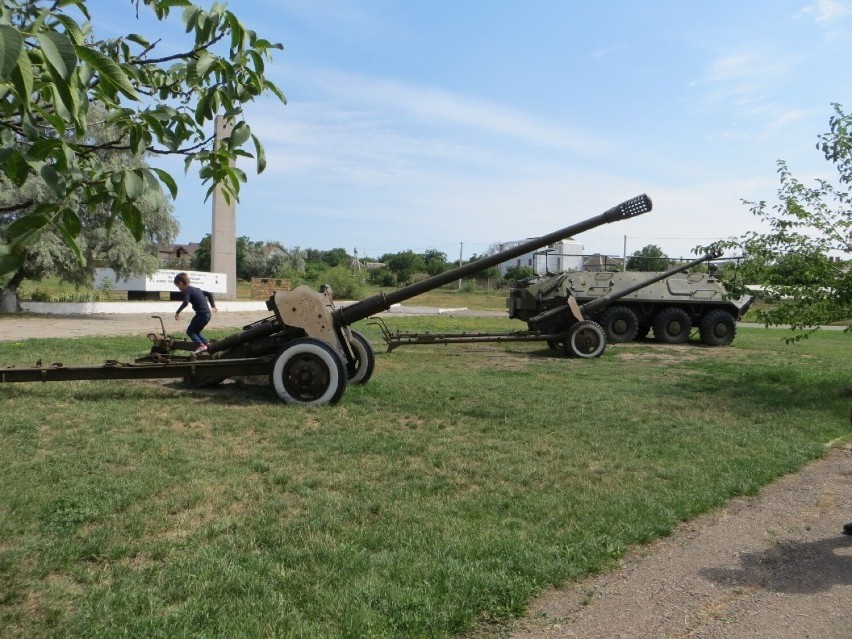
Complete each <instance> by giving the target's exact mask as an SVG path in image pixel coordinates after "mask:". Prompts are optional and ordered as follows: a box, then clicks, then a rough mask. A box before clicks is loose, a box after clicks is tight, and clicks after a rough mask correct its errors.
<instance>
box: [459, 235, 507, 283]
mask: <svg viewBox="0 0 852 639" xmlns="http://www.w3.org/2000/svg"><path fill="white" fill-rule="evenodd" d="M494 246H496V247H498V248H497V249H495V250H494V251H491V249H490V248H489V250H488V251H486V252H485V253H484V254H483V255H478V254H476V253H474V254H473V255H471V256H470V259H469V260H468V261H467V262H465V264H470V263H471V262H476V261H477V260H481V259H482V258H483V257H488V256H489V255H493V254H494V253H497V252H498V251H499V250H500V249H499V246H500V245H499V244H495V245H494ZM476 277H487V278H491V279H500V277H501V276H500V267H498V266H491V267H489V268H487V269H485V270H484V271H479V272H478V273H477V274H476Z"/></svg>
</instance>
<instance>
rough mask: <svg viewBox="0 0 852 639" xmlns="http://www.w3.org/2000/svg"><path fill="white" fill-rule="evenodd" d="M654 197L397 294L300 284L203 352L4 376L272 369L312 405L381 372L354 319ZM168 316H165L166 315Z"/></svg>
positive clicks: (643, 205)
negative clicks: (354, 295) (349, 295)
mask: <svg viewBox="0 0 852 639" xmlns="http://www.w3.org/2000/svg"><path fill="white" fill-rule="evenodd" d="M651 207H652V204H651V199H650V198H649V197H648V196H647V195H640V196H637V197H634V198H632V199H630V200H627V201H625V202H623V203H621V204H619V205H618V206H614V207H612V208H611V209H608V210H607V211H604V212H603V213H601V214H599V215H597V216H594V217H591V218H589V219H587V220H584V221H582V222H579V223H577V224H573V225H571V226H568V227H566V228H564V229H561V230H559V231H554V232H553V233H550V234H548V235H543V236H541V237H539V238H535V239H532V240H529V241H527V242H524V243H523V244H519V245H517V246H514V247H512V248H510V249H507V250H506V251H503V252H500V253H495V254H494V255H489V256H487V257H484V258H481V259H479V260H476V261H475V262H471V263H470V264H466V265H464V266H460V267H458V268H455V269H452V270H450V271H447V272H445V273H441V274H440V275H436V276H434V277H430V278H428V279H426V280H423V281H422V282H417V283H415V284H411V285H409V286H405V287H403V288H400V289H398V290H395V291H391V292H389V293H379V294H377V295H373V296H371V297H368V298H366V299H364V300H361V301H360V302H356V303H354V304H351V305H348V306H341V307H335V305H334V303H333V302H332V295H331V291H330V290H329V289H327V288H325V289H324V290H321V291H319V292H318V291H314V290H312V289H311V288H309V287H307V286H299V287H297V288H295V289H294V290H292V291H279V292H277V293H275V294H274V295H272V296H271V297H270V298H269V299H268V300H267V303H266V306H267V308H268V309H269V310H270V311H271V312H272V313H273V315H272V316H271V317H268V318H266V319H263V320H260V321H258V322H255V323H254V324H250V325H248V326H245V327H244V328H243V330H242V331H240V332H238V333H235V334H233V335H229V336H227V337H225V338H223V339H220V340H216V341H213V342H211V343H210V346H209V348H208V350H207V351H206V352H204V353H202V354H198V355H196V354H193V353H191V352H189V353H187V351H188V350H190V349H191V348H193V347H194V344H192V343H191V342H188V341H186V340H178V339H176V338H174V337H172V336H170V335H167V334H166V331H165V329H163V331H162V334H160V335H158V334H156V333H149V334H148V338H149V339H150V340H151V341H152V343H153V345H152V347H151V350H150V352H149V353H148V355H146V356H144V357H141V358H139V359H137V360H135V361H134V362H132V363H121V362H118V361H115V360H112V361H108V362H106V363H105V364H104V365H103V366H65V365H64V364H59V363H57V364H50V365H47V366H44V365H36V366H35V367H33V368H16V367H7V368H2V367H0V382H33V381H45V382H47V381H66V380H96V379H146V378H183V379H184V381H185V382H186V383H188V384H189V385H196V386H197V385H212V384H216V383H218V382H220V381H222V380H224V379H225V378H227V377H232V376H242V375H268V376H269V380H270V383H271V386H272V388H273V389H274V391H275V394H276V395H277V396H278V397H279V398H280V399H281V400H282V401H284V402H286V403H290V404H301V405H307V406H319V405H324V404H333V403H335V402H337V401H338V400H340V398H341V396H342V395H343V392H344V390H345V389H346V385H347V383H349V382H351V383H364V382H366V381H367V380H368V379H369V378H370V376H371V375H372V372H373V367H374V364H375V355H374V353H373V350H372V348H371V346H370V343H369V342H368V341H367V339H366V338H365V337H364V336H363V335H361V334H360V333H359V332H357V331H355V330H352V328H351V326H352V324H354V323H356V322H358V321H360V320H364V319H367V318H369V317H371V316H373V315H374V314H376V313H379V312H381V311H385V310H387V309H389V308H390V307H391V306H392V305H393V304H397V303H400V302H403V301H405V300H408V299H411V298H412V297H415V296H417V295H420V294H421V293H425V292H427V291H431V290H433V289H435V288H438V287H440V286H443V285H445V284H449V283H450V282H453V281H456V280H459V279H462V278H464V277H468V276H470V275H472V274H474V273H478V272H480V271H483V270H485V269H487V268H490V267H492V266H496V265H497V264H500V263H501V262H505V261H506V260H510V259H512V258H515V257H518V256H520V255H524V254H525V253H529V252H531V251H534V250H537V249H539V248H541V247H544V246H547V245H549V244H552V243H553V242H557V241H559V240H561V239H564V238H567V237H570V236H572V235H575V234H577V233H582V232H584V231H588V230H590V229H593V228H596V227H598V226H602V225H604V224H608V223H610V222H618V221H620V220H626V219H629V218H632V217H635V216H637V215H641V214H643V213H646V212H648V211H650V210H651ZM161 322H162V320H161ZM602 339H603V333H602V331H601V329H600V326H598V325H597V324H595V323H594V322H591V321H585V320H583V321H578V322H576V323H573V324H572V326H571V328H570V329H569V330H568V331H567V332H566V334H565V335H564V341H565V343H566V344H569V348H572V349H574V350H575V351H576V353H575V354H576V355H579V356H588V354H589V353H590V352H595V351H596V350H597V349H598V348H599V342H600V341H601V340H602Z"/></svg>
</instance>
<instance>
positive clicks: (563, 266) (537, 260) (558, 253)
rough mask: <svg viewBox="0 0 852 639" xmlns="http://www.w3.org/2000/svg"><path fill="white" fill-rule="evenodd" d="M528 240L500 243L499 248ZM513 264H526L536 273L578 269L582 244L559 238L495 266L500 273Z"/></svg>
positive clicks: (503, 272) (581, 256) (503, 273)
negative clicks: (557, 240) (547, 244)
mask: <svg viewBox="0 0 852 639" xmlns="http://www.w3.org/2000/svg"><path fill="white" fill-rule="evenodd" d="M528 241H529V240H516V241H514V242H504V243H502V244H500V247H499V250H500V251H506V250H508V249H510V248H512V247H514V246H518V245H519V244H523V243H524V242H528ZM514 266H528V267H529V268H531V269H533V271H535V273H536V274H537V275H545V274H547V273H562V272H564V271H579V270H580V269H581V268H582V266H583V245H582V244H580V243H579V242H577V241H576V240H574V239H571V238H568V239H566V240H560V241H559V242H555V243H554V244H551V245H549V246H545V247H543V248H540V249H537V250H535V251H532V252H530V253H526V254H524V255H521V256H518V257H516V258H514V259H511V260H508V261H506V262H502V263H501V264H499V265H498V266H497V268H498V269H499V270H500V274H501V275H505V274H506V271H508V270H509V269H510V268H512V267H514Z"/></svg>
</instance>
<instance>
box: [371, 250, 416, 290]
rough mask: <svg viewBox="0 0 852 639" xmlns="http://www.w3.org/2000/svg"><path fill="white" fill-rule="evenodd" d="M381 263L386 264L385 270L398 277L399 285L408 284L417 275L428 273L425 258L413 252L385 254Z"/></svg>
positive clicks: (380, 259)
mask: <svg viewBox="0 0 852 639" xmlns="http://www.w3.org/2000/svg"><path fill="white" fill-rule="evenodd" d="M379 261H380V262H384V265H385V268H387V269H388V270H389V271H390V272H391V273H393V274H394V275H395V276H396V283H397V284H407V283H409V282H410V281H411V278H412V276H413V275H414V274H415V273H423V272H425V271H426V262H424V261H423V256H422V255H420V254H418V253H415V252H414V251H411V250H408V251H401V252H399V253H385V254H384V255H382V256H381V258H379Z"/></svg>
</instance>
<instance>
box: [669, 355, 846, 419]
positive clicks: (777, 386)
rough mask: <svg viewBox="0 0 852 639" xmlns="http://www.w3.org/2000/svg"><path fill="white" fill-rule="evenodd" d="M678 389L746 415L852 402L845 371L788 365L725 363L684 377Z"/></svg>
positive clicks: (679, 382)
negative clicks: (712, 398)
mask: <svg viewBox="0 0 852 639" xmlns="http://www.w3.org/2000/svg"><path fill="white" fill-rule="evenodd" d="M676 388H677V389H678V390H679V391H681V392H683V393H684V394H685V395H707V396H713V397H715V398H719V401H724V402H725V403H727V404H728V405H729V406H730V407H731V408H732V409H733V410H736V411H738V412H741V413H743V414H746V413H753V412H754V411H755V409H757V410H761V411H765V412H769V413H774V412H779V411H787V410H791V409H798V410H806V411H807V410H813V411H815V412H819V413H824V412H825V410H826V405H827V404H834V403H836V404H837V406H838V407H842V406H843V405H844V400H846V402H845V403H846V404H847V410H849V406H848V403H849V402H850V399H852V384H850V381H849V377H848V374H847V373H844V371H842V370H841V371H838V370H807V369H805V370H803V369H801V368H796V367H784V366H777V367H773V366H766V365H762V366H738V365H736V364H729V363H725V364H723V365H719V366H718V367H717V368H715V369H714V370H712V371H705V374H700V375H692V376H684V377H682V378H680V379H679V380H678V381H677V383H676Z"/></svg>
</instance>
